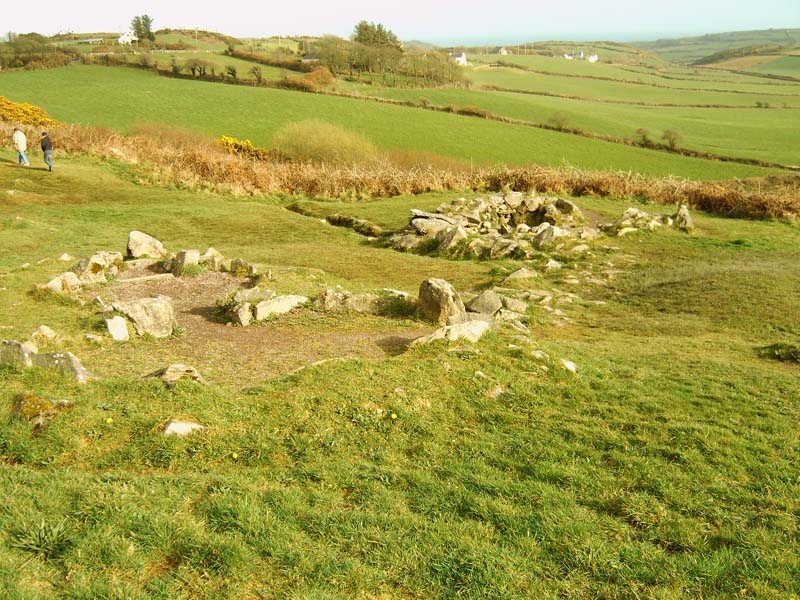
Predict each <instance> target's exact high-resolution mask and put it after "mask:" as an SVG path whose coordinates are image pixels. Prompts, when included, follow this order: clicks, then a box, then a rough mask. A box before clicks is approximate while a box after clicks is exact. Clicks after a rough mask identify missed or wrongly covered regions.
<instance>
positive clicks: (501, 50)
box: [497, 48, 508, 56]
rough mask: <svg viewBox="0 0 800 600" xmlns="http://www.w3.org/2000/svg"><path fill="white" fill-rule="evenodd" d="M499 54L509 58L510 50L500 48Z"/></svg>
mask: <svg viewBox="0 0 800 600" xmlns="http://www.w3.org/2000/svg"><path fill="white" fill-rule="evenodd" d="M497 53H498V54H499V55H500V56H508V49H507V48H500V50H498V51H497Z"/></svg>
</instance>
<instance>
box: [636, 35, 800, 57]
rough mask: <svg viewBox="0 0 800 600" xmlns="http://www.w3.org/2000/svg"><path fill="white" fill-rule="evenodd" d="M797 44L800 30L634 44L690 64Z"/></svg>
mask: <svg viewBox="0 0 800 600" xmlns="http://www.w3.org/2000/svg"><path fill="white" fill-rule="evenodd" d="M798 43H800V29H770V30H755V31H735V32H728V33H719V34H709V35H703V36H696V37H688V38H674V39H663V40H656V41H655V42H638V43H634V45H635V46H637V47H638V48H642V49H644V50H648V51H650V52H653V53H654V54H657V55H658V56H661V57H663V58H665V59H667V60H673V61H676V62H684V63H691V62H694V61H695V60H698V59H700V58H704V57H706V56H710V55H712V54H715V53H717V52H720V51H723V50H728V49H731V48H746V47H749V46H762V45H781V46H784V45H787V44H788V45H793V44H798Z"/></svg>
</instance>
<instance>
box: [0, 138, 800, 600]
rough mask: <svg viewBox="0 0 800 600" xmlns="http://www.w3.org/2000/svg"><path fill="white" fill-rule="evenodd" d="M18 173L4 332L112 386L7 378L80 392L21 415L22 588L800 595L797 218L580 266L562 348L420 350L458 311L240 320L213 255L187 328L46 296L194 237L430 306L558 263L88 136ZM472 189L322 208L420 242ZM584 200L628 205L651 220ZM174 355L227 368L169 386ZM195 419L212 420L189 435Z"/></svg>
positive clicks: (5, 217) (626, 241)
mask: <svg viewBox="0 0 800 600" xmlns="http://www.w3.org/2000/svg"><path fill="white" fill-rule="evenodd" d="M15 160H16V158H15V156H14V154H13V153H12V152H11V151H10V150H8V149H3V150H0V190H3V192H2V193H3V202H2V203H0V287H1V288H2V290H0V294H2V296H0V297H1V298H2V302H0V327H2V336H3V337H4V338H10V339H23V338H27V336H28V335H29V334H30V332H31V331H32V330H33V329H34V328H36V327H37V326H38V325H40V324H42V323H45V324H47V325H49V326H50V327H52V328H54V329H55V330H56V331H57V332H58V336H59V337H58V338H57V339H56V340H54V341H51V342H46V343H45V342H41V341H40V342H39V343H40V346H41V348H42V349H43V351H44V350H48V351H54V350H59V349H64V350H67V349H68V350H71V351H73V352H75V353H76V354H78V355H79V356H80V357H81V359H82V360H83V362H84V364H85V365H86V366H87V367H89V368H90V369H91V370H93V371H94V372H96V373H97V374H98V375H99V376H101V378H102V379H101V380H99V381H96V382H92V383H90V384H88V385H85V386H81V385H78V384H75V383H71V382H69V381H67V380H65V379H62V378H60V377H58V376H55V377H54V376H52V375H46V374H45V373H44V372H41V371H38V370H35V369H33V370H25V369H19V368H14V367H7V366H5V367H0V382H2V385H0V402H2V404H3V405H4V406H11V404H12V401H13V399H14V398H15V397H16V395H17V394H20V393H28V394H37V395H39V396H42V397H57V398H59V399H64V400H73V401H75V402H76V404H75V406H74V408H72V409H71V410H69V411H67V412H64V413H62V414H60V415H58V416H57V417H56V418H54V419H53V421H52V422H51V424H50V426H49V427H48V428H46V429H45V430H44V431H43V432H42V433H41V434H39V435H33V434H32V431H31V425H30V424H28V423H26V422H24V421H21V420H19V419H11V420H9V419H2V420H0V444H1V445H0V449H1V450H0V453H1V454H0V455H1V456H2V461H0V482H2V485H0V499H2V503H3V506H4V509H3V511H0V530H2V531H3V532H4V535H3V536H2V541H0V575H1V576H0V591H2V594H3V596H4V597H7V598H53V597H55V598H74V597H104V596H105V597H127V598H142V599H144V598H164V599H167V598H169V599H170V600H172V599H179V600H180V599H187V600H188V599H189V598H196V597H208V598H211V597H214V598H231V599H237V600H238V599H242V600H243V599H245V598H252V597H254V596H256V597H261V598H270V599H271V598H275V599H277V598H285V597H324V598H332V599H334V598H342V599H344V598H353V597H359V596H361V597H392V598H441V599H444V598H451V597H453V596H454V595H456V596H461V597H465V598H481V597H498V598H505V599H520V600H521V599H526V598H530V593H531V590H536V593H537V597H540V598H558V597H563V596H565V595H567V596H571V597H575V598H596V597H599V596H606V597H615V596H624V595H626V594H630V593H632V592H635V593H636V594H638V595H652V596H664V597H686V598H689V597H698V596H703V597H705V598H714V599H716V598H719V599H722V598H730V597H734V596H750V597H758V598H782V597H791V596H792V595H793V594H797V593H800V588H798V583H797V582H798V581H800V577H798V575H800V559H798V556H797V553H796V552H795V543H794V542H795V540H796V537H797V533H798V530H797V520H796V518H795V517H796V513H797V511H798V509H800V506H798V498H800V487H799V486H800V471H799V470H798V464H800V460H798V456H797V452H798V450H799V449H800V446H798V439H797V433H796V427H795V425H796V421H797V418H798V406H797V398H798V397H800V383H798V381H800V380H799V379H798V377H797V369H798V366H797V365H796V364H792V363H782V362H779V361H775V360H771V359H768V358H764V357H763V356H762V355H761V354H760V353H759V348H762V347H764V346H768V345H770V344H774V343H777V342H791V341H793V340H796V339H797V336H798V335H800V329H798V327H797V323H796V319H795V311H794V310H793V309H794V307H795V304H796V290H797V286H798V285H800V275H799V274H798V271H797V264H800V251H798V248H800V233H798V229H797V227H796V226H795V225H790V224H784V223H777V222H761V221H747V220H736V219H729V218H720V217H713V216H710V215H704V214H702V213H695V214H694V218H695V223H696V225H697V231H696V232H694V233H692V234H685V233H681V232H677V231H662V232H656V233H640V234H636V235H634V236H626V237H621V238H616V239H614V240H613V244H612V245H613V246H614V247H615V248H614V249H606V250H603V249H601V248H600V247H598V248H597V249H595V250H594V251H593V252H592V253H591V254H590V255H586V256H583V257H579V258H578V257H574V256H573V257H570V256H568V255H560V254H558V253H556V254H555V256H556V257H557V258H559V260H563V261H564V263H565V265H566V269H565V271H562V272H559V271H554V272H547V273H545V272H543V273H542V274H541V276H540V277H539V278H538V279H537V280H536V282H535V285H536V287H537V288H544V289H551V288H552V289H556V290H564V291H566V290H569V291H570V292H571V293H573V295H574V296H575V298H574V299H573V300H572V302H570V303H564V304H559V306H560V308H561V310H562V311H563V312H564V313H566V315H567V316H568V319H569V321H567V322H566V323H564V324H561V325H558V324H556V323H555V322H554V321H553V319H552V317H551V316H550V313H548V312H546V311H545V310H544V309H543V308H542V307H541V306H539V305H532V306H531V307H530V309H529V312H528V314H527V316H526V319H527V321H528V323H529V326H530V327H531V329H532V333H531V336H530V339H531V341H530V342H523V341H521V340H520V337H519V334H517V337H516V338H515V337H514V335H513V333H512V332H509V330H507V329H505V328H503V329H501V331H500V332H499V333H497V334H492V335H490V336H488V337H487V338H485V339H484V340H482V341H481V342H480V343H479V344H477V346H476V348H477V350H478V351H479V352H480V354H479V355H478V354H474V353H472V352H471V351H469V352H468V351H466V350H463V349H462V350H459V351H456V352H450V351H448V350H450V349H452V347H450V348H448V346H445V345H442V344H438V345H437V344H434V345H430V346H424V347H419V348H412V349H410V350H405V349H404V346H403V341H404V340H407V339H409V338H411V337H414V336H415V335H420V334H422V333H426V332H428V331H430V330H431V329H432V325H431V324H429V323H426V322H425V321H422V320H419V319H416V318H408V317H405V318H403V317H394V318H378V317H368V316H363V315H361V316H360V315H356V314H343V315H325V314H321V313H317V312H315V311H313V310H311V309H308V308H305V309H302V310H301V311H299V312H296V313H293V314H291V315H286V316H284V317H282V318H279V319H276V320H273V321H269V322H267V323H265V324H264V325H261V326H253V327H251V328H249V329H242V328H230V327H228V328H226V327H224V326H222V325H220V324H219V323H215V322H214V319H213V317H212V316H211V315H212V313H210V312H209V308H210V307H213V305H214V302H215V299H216V297H217V296H216V295H215V294H220V293H223V292H222V291H221V288H220V284H219V283H218V282H217V283H215V280H214V278H213V276H214V275H215V274H213V273H199V274H196V275H195V276H194V277H184V278H179V279H178V280H176V282H177V283H176V284H175V285H177V286H179V289H180V290H181V292H180V296H178V297H179V298H181V302H182V303H183V304H181V305H180V306H181V308H180V311H179V315H178V319H179V323H181V324H183V326H184V330H183V331H182V333H180V334H179V335H176V336H173V337H170V338H166V339H161V340H157V339H141V338H135V339H133V340H131V341H130V342H125V343H117V344H115V343H114V342H112V341H111V340H110V338H108V337H107V336H105V335H104V336H103V340H102V342H101V343H100V344H96V343H91V342H89V341H87V340H86V339H85V337H84V335H85V333H87V332H95V333H101V334H102V324H103V322H102V319H100V318H99V317H98V316H97V315H96V314H95V312H94V310H95V309H94V308H93V307H92V304H91V303H87V304H85V305H80V304H78V303H75V302H66V301H58V300H55V299H53V298H48V297H47V296H42V295H37V294H32V293H31V290H32V289H34V287H35V286H36V284H37V283H41V282H43V281H46V280H47V279H48V278H49V277H51V276H52V275H53V274H55V273H57V272H58V271H59V270H60V269H63V268H64V267H63V266H61V265H59V264H58V261H57V257H58V256H59V255H60V254H61V253H63V252H69V253H70V254H72V255H73V256H76V257H82V256H85V255H89V254H91V253H93V252H95V251H97V250H100V249H108V250H115V249H116V250H123V251H124V247H125V242H126V239H127V232H128V231H129V230H130V229H132V228H138V229H141V230H145V231H149V232H151V233H152V234H154V235H156V236H157V237H159V238H160V239H162V241H164V243H165V244H166V245H167V246H168V247H169V248H171V249H172V248H174V249H177V248H182V247H198V248H201V249H204V248H205V246H206V245H213V246H214V247H215V248H217V249H218V250H220V251H222V252H223V253H224V254H225V255H226V256H241V257H243V258H245V259H246V260H249V261H253V262H255V263H257V264H258V266H259V268H261V269H264V270H266V269H269V270H271V271H272V273H273V281H272V282H271V284H270V285H272V286H273V287H274V288H275V289H276V290H277V291H278V292H279V293H297V292H299V293H304V294H307V295H309V296H313V295H314V294H317V293H320V292H321V291H323V290H324V289H326V288H327V287H334V286H336V285H339V286H341V287H342V288H344V289H348V290H353V291H368V290H374V289H380V288H382V287H387V286H389V287H394V288H398V289H401V290H405V291H408V292H410V293H416V289H417V286H418V284H419V282H420V281H421V280H422V279H424V278H426V277H437V276H438V277H445V278H447V279H448V280H450V281H452V282H453V283H454V284H455V285H456V286H457V288H458V289H459V290H463V291H464V293H467V291H468V290H476V291H478V290H481V289H484V288H486V287H490V286H493V285H501V282H502V280H503V278H504V276H505V274H507V273H510V272H511V271H513V270H515V269H517V268H519V267H522V266H527V267H529V268H530V267H532V266H534V267H536V268H538V263H536V264H535V265H534V264H531V263H530V262H525V261H515V260H501V261H496V262H486V261H469V260H461V261H453V260H447V259H445V258H443V257H435V256H434V257H421V256H416V255H412V254H404V253H398V252H395V251H393V250H390V249H386V248H382V247H380V245H378V244H376V243H374V242H373V243H370V242H369V241H367V240H366V239H365V238H363V237H362V236H359V235H357V234H355V233H353V232H352V231H350V230H347V229H341V228H333V227H331V226H329V225H327V224H325V223H323V222H321V221H320V220H319V219H317V218H311V217H304V216H301V215H298V214H296V213H293V212H289V211H287V210H285V207H286V206H287V205H288V203H290V202H294V201H295V200H296V199H293V198H280V197H259V196H253V197H234V196H226V195H218V194H212V193H196V192H191V193H190V192H186V191H181V190H168V189H162V188H158V187H154V186H143V185H139V184H136V183H134V181H135V179H136V177H135V176H134V174H133V173H132V172H131V171H129V168H128V167H127V166H126V165H125V164H122V163H116V162H109V163H100V162H97V161H94V160H92V159H89V158H86V157H77V156H68V155H64V154H63V153H62V154H59V155H57V157H56V160H57V162H56V164H57V169H56V171H55V172H54V173H52V174H51V173H48V172H46V171H44V170H42V169H40V168H39V161H38V157H37V158H35V159H34V167H32V168H30V169H21V168H19V167H16V165H15ZM11 192H13V193H11ZM455 196H456V195H455V194H435V195H429V196H420V197H416V198H408V197H401V198H396V199H392V200H380V201H369V202H363V203H332V202H319V201H313V200H306V201H304V202H305V204H306V208H308V209H313V210H315V211H319V212H320V214H322V213H327V212H338V213H344V214H351V215H353V216H363V217H367V218H369V219H370V220H372V221H373V222H376V223H379V224H381V225H383V226H385V227H389V228H397V227H401V226H402V225H404V223H405V222H406V220H407V218H408V210H409V208H410V207H418V208H422V209H427V210H433V209H434V207H435V206H437V205H438V204H439V203H441V202H443V201H449V200H450V199H452V198H454V197H455ZM576 201H577V202H578V204H579V205H580V206H581V208H583V209H584V210H585V211H588V212H590V213H591V214H592V215H594V216H593V218H595V219H601V220H602V219H613V218H615V217H616V216H617V215H619V214H620V213H621V212H622V210H624V209H625V208H627V207H628V206H629V203H628V202H627V201H621V200H614V199H594V198H580V199H577V200H576ZM640 206H642V205H640ZM642 208H645V209H646V210H648V211H651V212H661V211H665V210H668V209H667V207H658V206H642ZM606 245H608V244H604V243H601V244H600V245H599V246H606ZM24 263H27V264H28V265H30V266H28V267H25V268H22V267H21V265H23V264H24ZM605 271H608V273H609V274H606V273H605ZM587 273H592V274H594V275H593V276H590V275H587ZM573 274H574V276H577V277H579V278H581V280H584V279H586V280H588V279H592V278H595V279H596V278H598V277H603V278H605V279H606V280H607V282H606V284H604V285H599V284H590V283H588V281H587V282H585V283H582V284H580V285H577V286H576V285H574V284H570V283H568V282H567V281H566V280H568V279H570V278H571V277H572V276H573ZM224 281H226V282H227V283H229V284H231V283H232V284H239V283H240V282H237V281H233V282H230V281H229V280H224ZM120 285H121V282H120V281H115V282H111V283H108V284H105V285H102V286H100V287H99V288H97V289H96V290H95V291H93V292H91V293H92V294H99V295H101V296H102V297H103V298H105V299H107V300H110V299H112V298H113V297H114V296H115V295H116V294H119V293H121V289H122V288H120V287H119V286H120ZM177 291H178V290H177V289H173V291H172V292H171V293H175V292H177ZM187 298H194V299H195V300H194V302H195V304H186V302H187ZM753 298H759V299H760V301H759V302H753V301H752V299H753ZM196 305H198V306H196ZM212 337H213V339H214V340H215V343H214V344H209V343H207V340H209V339H211V338H212ZM534 349H536V350H539V351H543V352H546V353H547V355H548V356H549V357H551V359H548V361H546V362H544V363H542V362H537V359H535V358H534V356H533V354H532V353H533V350H534ZM343 356H344V357H346V358H345V359H344V360H342V357H343ZM334 357H338V358H339V360H336V361H332V362H327V363H324V364H319V365H317V366H308V365H311V363H313V362H316V361H318V360H324V359H326V358H334ZM561 358H564V359H568V360H571V361H573V362H575V363H576V364H577V365H578V367H577V368H578V371H577V374H572V373H570V372H568V371H565V370H563V369H561V368H559V366H558V365H559V360H560V359H561ZM171 362H183V363H186V364H193V365H194V366H196V367H197V368H198V369H200V371H201V372H202V373H203V375H204V376H205V377H206V378H207V379H208V381H209V385H206V386H202V385H197V384H192V383H190V382H189V383H187V382H180V383H179V384H178V385H177V386H175V387H173V388H167V387H165V386H164V384H163V383H162V382H160V381H159V380H157V379H152V378H151V379H144V378H142V376H143V375H145V374H147V373H151V372H152V371H154V370H156V369H158V368H160V367H162V366H164V365H165V364H168V363H171ZM301 366H306V368H305V369H303V370H302V371H296V369H297V368H298V367H301ZM541 366H547V367H548V370H543V369H541V368H540V367H541ZM498 390H499V391H498ZM392 415H394V417H393V416H392ZM175 417H181V418H190V419H196V420H198V421H199V422H202V423H203V424H204V425H205V426H206V427H207V428H208V429H207V430H206V431H205V432H202V433H199V434H194V435H193V436H191V437H189V438H166V437H163V436H161V435H160V434H159V433H158V431H159V428H160V427H161V426H162V425H163V424H164V423H165V422H166V420H167V419H170V418H175ZM37 532H41V535H42V536H44V537H42V538H36V537H35V536H36V535H37ZM39 548H41V549H42V551H41V552H39V551H38V550H37V549H39ZM65 572H68V573H70V576H69V577H68V578H65V577H64V575H63V574H64V573H65ZM744 590H746V591H744Z"/></svg>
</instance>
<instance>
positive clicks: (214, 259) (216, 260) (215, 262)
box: [200, 247, 225, 271]
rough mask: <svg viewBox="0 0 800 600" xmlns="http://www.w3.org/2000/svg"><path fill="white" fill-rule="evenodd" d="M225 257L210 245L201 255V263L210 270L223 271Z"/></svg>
mask: <svg viewBox="0 0 800 600" xmlns="http://www.w3.org/2000/svg"><path fill="white" fill-rule="evenodd" d="M224 259H225V257H224V256H222V253H220V252H218V251H217V250H215V249H214V248H211V247H209V248H208V249H207V250H206V251H205V252H203V254H202V255H201V256H200V264H201V265H203V266H204V267H205V268H206V269H208V270H209V271H221V270H222V261H223V260H224Z"/></svg>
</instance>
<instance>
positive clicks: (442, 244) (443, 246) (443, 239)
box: [436, 225, 469, 252]
mask: <svg viewBox="0 0 800 600" xmlns="http://www.w3.org/2000/svg"><path fill="white" fill-rule="evenodd" d="M468 237H469V236H468V235H467V230H466V229H464V228H463V227H461V226H460V225H457V226H456V227H451V228H450V229H446V230H444V231H442V232H440V233H439V235H438V236H437V239H438V240H439V245H438V246H437V248H436V249H437V250H438V251H439V252H447V251H448V250H452V249H453V248H455V247H456V246H458V245H459V244H460V243H461V242H464V241H466V240H467V238H468Z"/></svg>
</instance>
